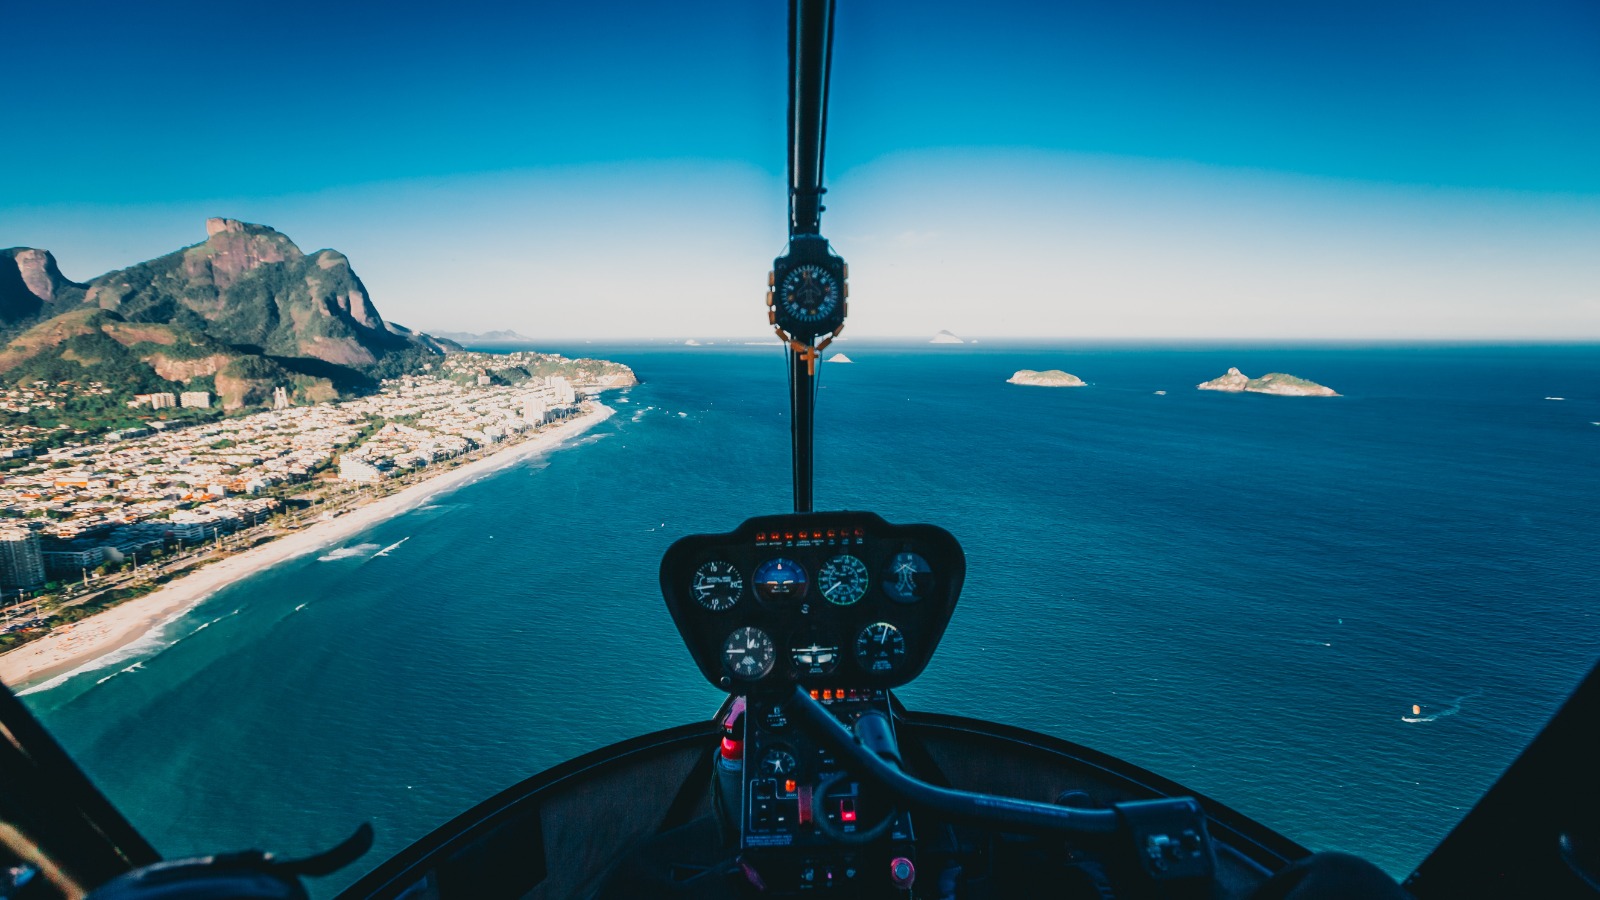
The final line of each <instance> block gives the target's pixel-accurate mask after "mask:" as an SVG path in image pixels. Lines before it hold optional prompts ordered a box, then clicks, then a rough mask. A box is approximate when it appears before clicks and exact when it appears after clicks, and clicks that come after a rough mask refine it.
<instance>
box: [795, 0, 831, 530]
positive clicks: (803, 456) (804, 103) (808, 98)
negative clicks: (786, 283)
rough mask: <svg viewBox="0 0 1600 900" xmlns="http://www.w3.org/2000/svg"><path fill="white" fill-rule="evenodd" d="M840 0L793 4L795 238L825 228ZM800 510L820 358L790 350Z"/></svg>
mask: <svg viewBox="0 0 1600 900" xmlns="http://www.w3.org/2000/svg"><path fill="white" fill-rule="evenodd" d="M833 8H834V0H789V238H790V240H791V241H792V240H793V239H794V238H795V237H796V236H799V235H818V234H820V233H821V227H822V210H823V206H822V194H823V192H824V188H823V187H822V160H823V154H824V150H825V148H826V145H827V130H828V73H829V69H830V68H831V64H832V62H833ZM789 410H790V418H789V422H790V431H791V436H792V438H793V442H794V511H795V512H810V511H811V505H812V501H811V494H812V444H813V433H814V426H815V422H816V354H815V352H814V351H813V352H811V353H810V354H809V355H808V354H804V353H801V352H799V351H797V350H796V349H795V346H794V344H793V342H791V343H790V346H789Z"/></svg>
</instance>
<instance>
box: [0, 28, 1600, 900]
mask: <svg viewBox="0 0 1600 900" xmlns="http://www.w3.org/2000/svg"><path fill="white" fill-rule="evenodd" d="M790 10H791V21H790V46H789V54H790V65H791V75H792V77H791V79H790V92H791V96H790V104H791V105H790V109H791V111H792V115H791V116H790V121H789V128H790V141H789V145H790V146H789V154H790V158H789V173H790V200H791V209H790V236H791V241H790V244H789V247H788V248H787V250H786V252H785V254H784V256H782V257H779V258H778V259H777V260H775V261H774V267H773V274H772V276H771V277H770V279H769V285H770V287H771V291H770V293H769V296H768V305H769V309H770V310H771V322H772V324H773V325H774V328H775V330H776V332H777V334H778V336H779V338H780V341H781V342H782V344H783V345H784V346H786V348H787V349H786V353H787V356H788V365H789V373H790V383H791V390H790V397H789V400H790V409H789V412H790V415H789V421H790V423H791V439H792V460H791V461H792V469H793V472H792V474H793V486H794V509H793V511H792V512H786V513H782V514H766V515H753V516H752V517H750V518H748V519H746V520H745V521H743V522H741V523H729V526H730V527H729V530H728V531H726V532H720V533H713V534H697V535H686V536H683V537H681V538H680V539H679V540H677V541H676V542H675V543H673V544H672V545H671V547H669V548H668V550H667V551H666V553H665V555H664V557H663V559H662V562H661V566H660V576H659V580H660V589H661V594H662V599H663V602H664V603H665V604H666V606H667V608H668V610H669V611H670V613H671V616H672V619H673V622H674V624H675V625H676V627H677V628H678V630H679V632H680V636H681V637H682V639H683V643H684V647H685V650H686V652H688V653H689V654H690V655H691V656H692V657H693V659H694V661H695V664H696V666H697V668H698V669H699V672H700V674H701V675H702V676H703V677H704V678H705V679H706V680H707V682H708V683H710V684H712V685H713V686H715V687H717V688H719V689H721V690H722V691H723V692H724V693H725V695H726V699H725V700H724V701H723V703H722V704H721V706H720V708H718V709H717V710H715V711H714V712H713V713H712V714H711V715H709V716H707V717H706V718H703V719H700V720H698V721H693V722H688V723H685V724H682V725H679V726H677V727H674V728H669V729H667V730H664V731H659V732H655V733H651V734H645V735H640V736H636V737H633V738H630V739H628V740H625V741H622V742H620V743H617V744H614V745H612V746H609V747H603V748H598V749H595V750H593V751H591V752H589V753H586V754H584V755H582V756H579V757H577V758H574V759H571V760H568V761H566V762H564V763H562V764H560V765H557V766H555V767H554V768H551V769H549V770H546V771H544V772H539V773H536V774H531V775H530V776H529V777H527V778H526V779H525V780H524V781H522V782H521V783H519V784H516V785H514V786H512V787H510V788H508V789H506V790H504V791H502V792H500V793H498V794H496V795H494V796H492V797H488V798H486V799H484V800H483V801H482V802H480V803H478V804H477V805H476V806H474V807H473V808H471V809H469V810H466V811H464V812H462V813H461V814H460V815H458V816H457V817H456V818H454V819H453V820H451V821H449V822H447V823H445V824H443V825H441V826H440V827H438V828H437V829H436V830H434V831H433V832H432V833H431V834H429V835H427V836H425V837H423V838H422V839H421V840H418V841H417V842H416V843H414V844H413V845H412V846H410V847H409V848H407V849H405V850H403V851H402V852H400V853H398V854H397V855H395V856H393V857H392V858H390V859H387V860H381V861H377V862H375V863H374V862H373V861H369V860H365V859H364V858H363V854H364V853H365V851H366V850H367V849H368V848H369V847H370V845H371V841H372V829H371V828H370V827H368V826H362V827H361V828H359V829H358V830H357V831H356V832H355V833H354V834H353V835H352V836H351V837H350V838H349V839H348V840H346V841H344V842H342V843H340V844H339V845H337V846H334V847H332V848H330V849H328V850H327V851H326V852H323V853H319V854H317V855H314V856H311V857H307V858H301V859H283V858H280V857H277V856H275V855H273V854H271V853H267V852H262V851H241V850H240V849H239V848H227V847H219V848H217V849H218V854H217V855H215V856H207V857H201V858H194V859H179V860H162V859H161V858H159V856H158V854H157V853H156V851H155V850H154V848H153V847H152V846H151V845H150V844H149V842H148V841H146V840H145V839H144V837H143V836H141V835H140V834H139V833H138V831H137V830H136V829H135V828H134V827H133V826H132V825H131V824H130V823H129V822H128V820H127V819H126V818H124V817H123V816H122V814H121V813H119V812H118V810H117V809H115V808H114V807H113V806H112V805H111V803H109V802H108V801H107V800H106V798H105V797H104V796H103V795H101V794H100V792H99V791H98V790H96V789H95V787H94V785H93V784H92V782H91V781H90V780H89V779H88V778H87V777H86V776H85V775H84V773H83V772H82V771H81V770H80V769H79V768H78V767H77V766H76V765H75V764H74V763H73V761H72V760H71V759H70V757H69V756H68V755H67V754H66V752H65V751H64V750H63V749H62V748H61V746H60V745H59V744H57V743H56V741H55V740H54V739H53V738H52V737H51V735H50V734H49V733H48V732H46V731H45V730H44V729H43V728H42V727H40V725H39V724H38V722H37V721H36V720H35V719H34V718H33V716H32V715H31V714H30V713H29V711H28V710H27V708H26V707H25V706H24V705H23V704H22V703H21V702H19V701H18V700H17V698H16V697H15V696H14V695H13V694H12V693H11V692H10V691H9V690H3V689H0V726H3V728H0V896H3V897H8V898H9V897H16V898H22V900H26V898H54V897H83V896H88V897H89V898H91V900H154V898H179V897H182V898H269V897H271V898H297V897H305V896H307V893H306V888H305V886H304V884H305V882H304V880H305V879H315V878H317V877H319V876H323V875H326V874H329V873H331V872H334V871H338V870H340V869H343V868H346V867H361V868H364V869H365V870H366V874H365V875H364V876H362V877H361V878H359V880H357V881H356V882H355V883H354V884H353V885H351V886H350V887H349V888H348V889H346V890H344V891H343V892H342V893H341V894H340V896H341V897H343V898H395V900H398V898H408V900H422V898H451V900H453V898H511V897H529V898H568V897H575V898H589V897H593V898H613V897H710V898H715V897H762V896H771V897H785V896H808V895H823V894H828V895H833V896H840V897H863V898H870V897H899V898H912V897H929V898H934V897H938V898H951V897H973V898H987V897H1020V896H1028V897H1032V896H1063V897H1086V898H1107V897H1118V898H1146V897H1148V898H1197V900H1198V898H1208V900H1209V898H1262V900H1265V898H1273V897H1294V898H1301V900H1310V898H1327V897H1364V898H1381V897H1402V896H1411V897H1414V898H1417V900H1445V898H1461V897H1536V898H1553V900H1561V898H1569V897H1571V898H1578V897H1593V896H1595V895H1596V892H1597V891H1600V849H1597V848H1600V824H1597V819H1596V817H1595V815H1594V813H1593V809H1594V808H1595V800H1596V799H1600V775H1597V767H1596V766H1594V764H1593V763H1594V760H1595V759H1600V743H1597V740H1600V739H1597V737H1596V734H1597V732H1600V729H1595V728H1593V727H1592V723H1593V721H1594V720H1596V719H1597V718H1600V669H1597V670H1596V671H1592V672H1591V673H1590V674H1589V675H1588V677H1587V678H1586V679H1585V680H1584V681H1583V682H1582V683H1581V684H1580V685H1579V687H1578V688H1577V690H1576V692H1575V693H1574V694H1573V695H1572V696H1571V698H1570V699H1569V700H1568V701H1567V703H1566V704H1565V706H1564V707H1563V708H1562V709H1561V710H1560V712H1559V713H1558V714H1557V715H1556V716H1555V718H1554V719H1553V720H1552V721H1551V722H1550V723H1549V724H1548V725H1547V726H1546V727H1545V729H1544V730H1543V731H1542V732H1541V733H1540V734H1539V735H1538V737H1537V738H1536V739H1535V740H1534V741H1533V743H1532V744H1531V745H1530V746H1529V747H1528V748H1527V749H1526V750H1525V751H1524V753H1523V754H1522V756H1521V757H1520V758H1519V759H1518V760H1517V761H1516V762H1515V763H1514V764H1513V765H1512V766H1511V767H1510V769H1509V770H1507V771H1506V773H1505V774H1504V776H1503V777H1502V778H1501V779H1500V780H1499V781H1498V782H1497V783H1496V784H1495V785H1494V786H1493V787H1492V788H1491V789H1490V790H1489V791H1488V792H1487V794H1485V796H1484V797H1483V798H1482V799H1481V800H1480V801H1479V802H1478V804H1477V805H1476V806H1475V807H1474V808H1473V809H1472V810H1471V811H1470V812H1469V813H1468V814H1467V815H1466V816H1465V818H1464V819H1463V820H1462V821H1461V822H1460V824H1459V825H1458V826H1457V827H1456V828H1455V829H1454V830H1453V831H1452V832H1451V833H1450V834H1449V835H1448V836H1447V837H1446V838H1445V840H1444V841H1443V842H1442V843H1441V844H1440V845H1439V846H1438V847H1437V848H1436V849H1435V850H1434V851H1433V852H1432V853H1431V854H1430V855H1429V856H1428V857H1427V858H1426V859H1425V860H1424V861H1423V862H1422V864H1421V865H1420V866H1419V867H1418V868H1417V869H1416V870H1415V871H1414V872H1413V873H1411V875H1410V876H1409V877H1408V878H1406V879H1405V881H1404V884H1403V885H1400V884H1396V883H1395V882H1394V881H1393V880H1392V879H1389V878H1388V877H1387V876H1385V875H1384V874H1383V873H1381V872H1380V871H1378V870H1377V869H1376V868H1375V867H1373V866H1371V865H1370V864H1366V863H1363V862H1362V861H1361V860H1360V859H1359V858H1358V857H1354V856H1350V855H1344V854H1326V853H1313V852H1311V851H1310V850H1309V849H1308V848H1307V847H1305V846H1304V845H1302V844H1301V843H1300V842H1298V841H1297V840H1296V839H1294V838H1293V837H1292V836H1288V835H1284V834H1280V833H1278V832H1276V831H1274V830H1272V829H1270V828H1268V827H1266V826H1264V825H1262V824H1261V823H1259V822H1257V821H1254V820H1253V819H1251V818H1249V817H1247V816H1245V815H1243V814H1241V813H1239V812H1237V811H1235V810H1234V809H1232V808H1230V807H1229V806H1227V805H1226V804H1225V802H1223V800H1221V799H1219V798H1212V797H1208V796H1204V795H1202V794H1200V793H1199V792H1196V791H1194V790H1192V789H1190V788H1187V787H1185V786H1184V785H1183V784H1181V783H1179V782H1178V781H1176V780H1173V779H1171V778H1169V777H1166V776H1163V775H1161V774H1158V773H1155V772H1151V771H1148V770H1145V769H1143V768H1140V767H1138V766H1136V765H1133V764H1132V763H1129V762H1128V761H1126V760H1123V759H1120V758H1118V757H1116V756H1113V755H1111V754H1107V753H1105V752H1102V751H1098V750H1095V749H1093V748H1090V747H1086V746H1082V745H1079V744H1075V743H1072V742H1070V741H1066V740H1062V739H1059V738H1056V737H1051V736H1047V735H1044V734H1041V733H1039V732H1036V731H1032V730H1029V729H1028V727H1027V723H1003V722H990V721H985V720H982V719H978V718H971V717H963V716H955V715H949V714H946V713H941V712H938V711H923V710H913V709H909V708H907V707H906V706H905V705H903V704H902V703H901V702H900V700H899V698H898V696H897V694H896V690H897V689H898V688H901V687H903V686H904V685H906V684H907V683H909V682H911V681H912V680H914V679H915V678H916V677H917V675H918V674H919V673H920V672H921V671H922V670H923V668H924V667H926V665H927V664H928V661H929V660H930V659H931V658H932V656H933V654H934V653H935V652H936V651H937V649H938V646H939V644H940V641H941V639H942V638H943V635H944V631H945V627H946V625H947V624H948V622H949V620H950V616H951V614H952V613H953V612H954V610H955V608H956V605H957V604H958V602H959V600H960V594H961V589H962V586H963V583H964V581H965V578H966V572H967V560H966V556H965V554H964V552H963V549H962V546H961V544H960V542H959V541H958V540H957V538H956V537H955V536H954V535H952V534H950V533H949V532H947V531H945V530H944V529H942V528H940V527H938V526H937V525H931V524H919V523H893V522H889V521H887V520H885V519H884V518H882V517H880V516H878V515H876V514H874V513H872V512H870V511H864V510H823V511H818V510H815V509H813V504H812V489H813V480H812V442H813V427H814V413H815V410H814V407H813V404H814V397H815V394H814V390H813V388H814V383H815V382H814V379H815V363H816V361H817V360H818V358H819V354H820V351H821V349H822V348H823V347H824V346H826V343H827V342H828V341H830V340H831V339H832V338H833V337H836V336H837V335H838V334H839V332H840V330H841V329H842V327H843V323H844V317H845V311H846V310H845V302H844V301H845V298H846V296H847V290H846V278H847V272H848V270H847V269H846V268H845V266H844V263H843V260H842V259H840V258H839V257H837V256H836V255H834V254H833V252H832V249H831V247H830V246H829V245H828V244H827V242H826V241H825V240H824V239H823V238H822V236H821V230H820V217H821V212H822V206H821V203H820V198H821V194H822V147H823V141H824V137H825V122H826V96H827V86H828V65H829V62H830V60H831V46H832V28H833V22H832V15H833V3H832V0H791V3H790ZM1158 393H1160V392H1158ZM663 527H665V523H663ZM396 546H398V545H396ZM1019 687H1020V686H1019ZM1412 709H1413V712H1420V707H1419V706H1413V707H1412ZM708 712H711V711H709V710H708ZM1203 762H1204V761H1203V760H1197V763H1203Z"/></svg>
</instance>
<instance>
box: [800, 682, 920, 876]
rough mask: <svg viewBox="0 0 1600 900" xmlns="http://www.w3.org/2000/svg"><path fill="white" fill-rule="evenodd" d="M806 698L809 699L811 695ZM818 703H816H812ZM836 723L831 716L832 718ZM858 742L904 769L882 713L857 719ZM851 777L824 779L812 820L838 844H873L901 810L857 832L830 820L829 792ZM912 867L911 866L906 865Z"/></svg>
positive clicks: (813, 798)
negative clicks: (847, 829) (846, 829)
mask: <svg viewBox="0 0 1600 900" xmlns="http://www.w3.org/2000/svg"><path fill="white" fill-rule="evenodd" d="M806 699H808V700H809V699H810V696H809V695H808V696H807V698H806ZM812 702H813V703H815V702H816V701H814V700H813V701H812ZM829 719H830V720H833V717H832V716H829ZM855 739H856V740H857V741H858V742H859V743H860V744H861V746H862V747H863V748H864V749H866V751H867V752H869V753H872V754H875V755H876V756H877V757H878V758H880V759H882V760H884V761H885V762H887V763H889V764H890V765H892V766H894V768H895V769H896V770H899V769H901V768H903V764H902V761H901V759H900V748H899V747H898V746H897V745H896V744H895V740H894V731H892V730H891V729H890V728H889V720H888V719H886V718H884V716H883V715H882V714H881V713H878V712H868V713H866V714H864V715H862V717H861V718H859V719H857V720H856V730H855ZM848 777H849V773H848V772H838V773H836V774H834V775H832V776H830V777H828V778H825V779H823V781H822V783H821V784H819V785H817V786H816V788H815V789H814V790H813V791H812V794H811V821H812V822H814V823H815V824H816V826H817V830H818V831H820V832H822V833H823V834H824V835H826V836H827V838H828V839H829V840H831V841H833V842H834V843H837V844H870V843H872V842H873V841H875V840H877V839H878V838H881V837H883V836H884V835H885V834H888V833H889V829H890V828H893V827H894V821H895V819H898V818H899V817H900V810H898V809H894V808H891V809H890V810H889V811H888V812H887V813H886V814H885V815H884V817H883V820H882V821H880V822H879V823H878V824H876V825H873V826H872V827H870V828H862V829H859V830H857V831H853V832H850V831H845V830H844V829H842V828H839V827H838V826H837V825H834V824H833V823H832V822H831V821H829V819H828V816H827V811H826V810H824V809H823V806H824V805H825V804H826V803H827V799H826V798H827V796H828V789H829V788H831V787H833V786H834V785H835V784H838V783H839V782H841V781H843V780H845V779H846V778H848ZM907 865H909V863H907Z"/></svg>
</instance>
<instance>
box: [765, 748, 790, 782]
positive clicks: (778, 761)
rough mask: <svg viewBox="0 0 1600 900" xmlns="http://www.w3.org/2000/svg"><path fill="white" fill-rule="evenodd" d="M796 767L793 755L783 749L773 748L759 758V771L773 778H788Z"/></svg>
mask: <svg viewBox="0 0 1600 900" xmlns="http://www.w3.org/2000/svg"><path fill="white" fill-rule="evenodd" d="M798 767H799V763H798V762H796V761H795V758H794V754H793V753H790V752H789V751H788V750H787V749H785V748H783V747H773V748H772V749H770V750H768V751H767V752H766V753H765V754H764V755H763V756H762V757H761V771H762V772H763V773H765V774H767V775H770V776H771V777H773V778H788V777H789V776H790V775H793V774H794V770H795V769H796V768H798Z"/></svg>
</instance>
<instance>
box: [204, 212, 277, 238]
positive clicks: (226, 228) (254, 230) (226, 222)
mask: <svg viewBox="0 0 1600 900" xmlns="http://www.w3.org/2000/svg"><path fill="white" fill-rule="evenodd" d="M277 233H278V230H277V229H276V228H271V227H269V226H266V225H257V224H255V223H253V222H241V221H239V220H238V219H224V218H221V217H212V218H210V219H207V220H206V237H207V238H213V237H216V236H217V235H219V234H277Z"/></svg>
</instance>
